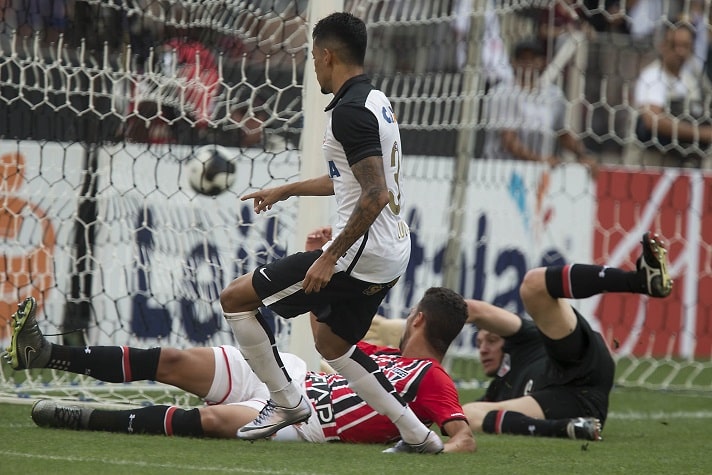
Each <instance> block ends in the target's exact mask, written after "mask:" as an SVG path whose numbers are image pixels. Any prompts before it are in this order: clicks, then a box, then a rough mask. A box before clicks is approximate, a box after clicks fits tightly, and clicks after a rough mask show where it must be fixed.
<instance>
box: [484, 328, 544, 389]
mask: <svg viewBox="0 0 712 475" xmlns="http://www.w3.org/2000/svg"><path fill="white" fill-rule="evenodd" d="M503 351H504V357H503V358H502V364H501V365H500V367H499V370H498V371H497V375H496V376H495V377H494V378H493V379H492V381H490V384H489V387H488V388H487V392H486V393H485V395H484V396H483V397H482V398H481V399H480V400H481V401H492V402H496V401H504V400H506V399H513V398H517V397H521V396H526V395H527V394H529V393H530V392H531V391H532V390H533V389H538V388H539V385H540V384H541V383H540V381H538V380H540V379H541V378H542V375H544V374H545V372H546V360H547V356H546V349H545V347H544V340H543V339H542V336H541V333H539V330H538V329H537V327H536V325H535V324H534V322H532V321H531V320H525V319H522V326H521V328H520V329H519V331H518V332H517V333H515V334H514V335H512V336H510V337H507V338H505V343H504V349H503Z"/></svg>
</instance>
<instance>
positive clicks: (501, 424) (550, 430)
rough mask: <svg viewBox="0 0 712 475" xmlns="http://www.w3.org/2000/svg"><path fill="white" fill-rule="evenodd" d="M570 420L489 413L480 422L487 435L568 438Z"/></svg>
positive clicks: (519, 414) (514, 413) (515, 413)
mask: <svg viewBox="0 0 712 475" xmlns="http://www.w3.org/2000/svg"><path fill="white" fill-rule="evenodd" d="M569 421H570V419H554V420H547V419H534V418H533V417H529V416H525V415H524V414H522V413H521V412H513V411H504V410H502V411H490V412H488V413H487V415H485V418H484V420H483V421H482V431H483V432H485V433H487V434H514V435H536V436H542V437H564V438H568V437H569V436H568V433H567V431H566V427H567V426H568V424H569Z"/></svg>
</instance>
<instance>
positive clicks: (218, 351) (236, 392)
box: [205, 345, 326, 443]
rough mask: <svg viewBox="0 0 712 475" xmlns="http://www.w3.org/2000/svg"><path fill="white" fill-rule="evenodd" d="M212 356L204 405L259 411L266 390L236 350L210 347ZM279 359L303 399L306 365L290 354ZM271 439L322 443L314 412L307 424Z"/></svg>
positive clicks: (279, 433) (229, 347)
mask: <svg viewBox="0 0 712 475" xmlns="http://www.w3.org/2000/svg"><path fill="white" fill-rule="evenodd" d="M213 355H214V356H215V376H214V377H213V384H212V385H211V387H210V390H209V391H208V394H207V395H206V396H205V402H206V403H207V404H210V405H214V404H234V405H242V406H247V407H250V408H252V409H255V410H256V411H260V410H262V408H263V407H264V406H265V404H267V400H268V399H269V390H268V389H267V386H266V385H265V384H264V383H263V382H262V381H260V379H259V378H258V377H257V375H256V374H255V373H254V372H253V371H252V369H251V368H250V365H249V364H248V363H247V361H245V358H244V357H243V356H242V353H240V350H238V349H237V348H236V347H234V346H229V345H223V346H216V347H213ZM279 355H280V357H281V358H282V362H283V363H284V367H285V369H286V370H287V371H288V372H289V375H290V376H291V377H292V380H293V381H294V383H295V384H297V386H298V387H299V390H300V392H301V393H302V394H303V395H304V396H305V397H307V392H306V388H305V385H304V380H305V379H306V375H307V365H306V363H305V362H304V360H302V359H301V358H299V357H297V356H295V355H293V354H291V353H280V354H279ZM275 439H279V440H303V441H306V442H315V443H322V442H326V438H325V437H324V432H323V430H322V428H321V423H320V422H319V418H318V417H317V413H316V411H315V410H312V415H311V417H310V418H309V423H308V424H297V425H294V426H289V427H285V428H284V429H282V430H280V431H279V432H278V433H277V435H276V436H275Z"/></svg>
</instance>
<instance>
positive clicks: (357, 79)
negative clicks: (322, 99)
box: [324, 74, 369, 112]
mask: <svg viewBox="0 0 712 475" xmlns="http://www.w3.org/2000/svg"><path fill="white" fill-rule="evenodd" d="M368 81H369V79H368V76H367V75H365V74H359V75H357V76H354V77H352V78H349V79H348V80H347V81H346V82H345V83H344V84H343V85H342V86H341V89H339V90H338V91H337V92H336V94H334V98H333V99H332V100H331V102H329V105H328V106H326V109H324V112H327V111H329V110H331V109H333V108H334V107H336V104H338V102H339V101H340V100H341V98H342V97H344V94H346V91H348V90H349V88H350V87H351V86H353V85H354V84H356V83H360V82H368Z"/></svg>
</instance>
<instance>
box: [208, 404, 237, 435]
mask: <svg viewBox="0 0 712 475" xmlns="http://www.w3.org/2000/svg"><path fill="white" fill-rule="evenodd" d="M199 414H200V425H201V426H202V428H203V432H204V433H205V434H207V435H209V436H210V435H213V434H216V433H219V432H220V431H221V429H222V427H221V426H222V422H221V418H220V417H218V416H217V415H216V414H215V413H214V411H210V410H205V408H202V410H200V411H199ZM235 433H237V430H235ZM236 437H237V435H236Z"/></svg>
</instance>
